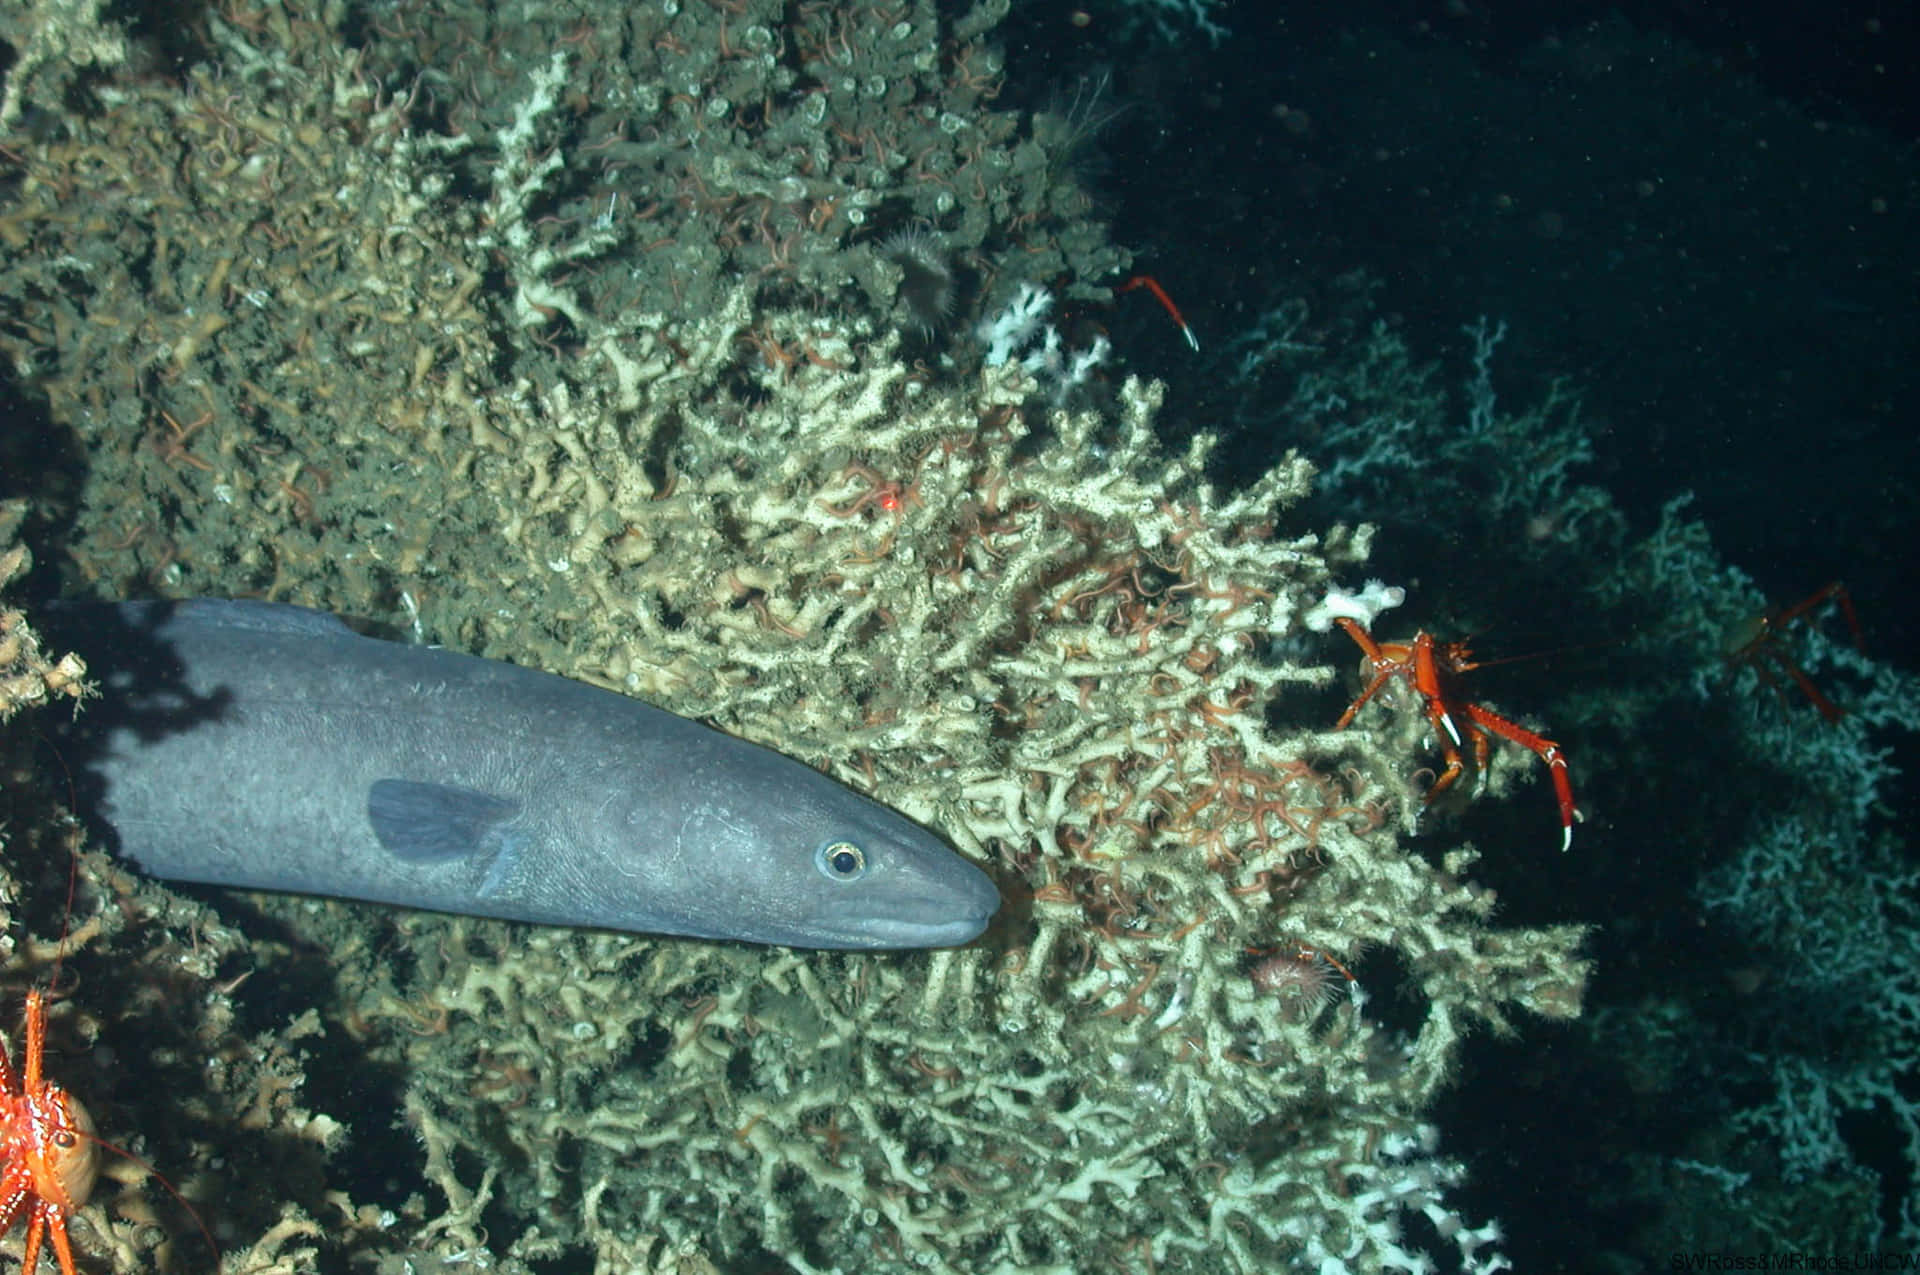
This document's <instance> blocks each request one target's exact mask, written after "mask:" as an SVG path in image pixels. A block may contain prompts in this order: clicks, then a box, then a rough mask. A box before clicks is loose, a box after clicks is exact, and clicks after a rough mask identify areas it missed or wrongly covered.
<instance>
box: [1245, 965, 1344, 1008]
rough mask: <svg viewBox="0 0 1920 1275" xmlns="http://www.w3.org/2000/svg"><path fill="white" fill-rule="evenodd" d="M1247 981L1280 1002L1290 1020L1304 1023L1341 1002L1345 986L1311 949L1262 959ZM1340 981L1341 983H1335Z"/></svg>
mask: <svg viewBox="0 0 1920 1275" xmlns="http://www.w3.org/2000/svg"><path fill="white" fill-rule="evenodd" d="M1247 977H1248V978H1249V979H1250V980H1252V982H1253V985H1254V986H1255V987H1256V988H1258V989H1259V990H1261V991H1263V992H1265V993H1267V994H1268V995H1269V996H1272V997H1274V998H1276V999H1277V1000H1279V1002H1280V1004H1281V1006H1282V1008H1283V1009H1284V1010H1285V1011H1286V1013H1287V1014H1288V1016H1289V1017H1292V1018H1296V1019H1298V1020H1300V1021H1302V1022H1307V1021H1311V1020H1312V1019H1315V1018H1318V1017H1319V1016H1320V1011H1321V1010H1323V1009H1325V1008H1326V1007H1327V1006H1329V1005H1331V1004H1333V1002H1334V1001H1336V1000H1338V999H1339V998H1340V991H1341V987H1342V985H1343V984H1344V982H1345V977H1344V975H1342V974H1340V973H1339V971H1338V970H1337V968H1336V967H1335V966H1334V964H1333V962H1331V961H1329V960H1328V959H1327V958H1326V957H1324V956H1322V955H1320V953H1318V952H1316V951H1313V950H1311V949H1308V948H1293V949H1283V950H1281V951H1278V952H1274V953H1272V954H1271V955H1269V956H1266V957H1265V958H1263V959H1262V960H1261V961H1260V962H1259V963H1258V964H1256V965H1255V966H1254V967H1253V968H1252V969H1250V970H1248V971H1247ZM1336 978H1338V979H1340V981H1339V982H1335V981H1334V980H1335V979H1336Z"/></svg>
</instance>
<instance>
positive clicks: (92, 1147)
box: [0, 990, 100, 1275]
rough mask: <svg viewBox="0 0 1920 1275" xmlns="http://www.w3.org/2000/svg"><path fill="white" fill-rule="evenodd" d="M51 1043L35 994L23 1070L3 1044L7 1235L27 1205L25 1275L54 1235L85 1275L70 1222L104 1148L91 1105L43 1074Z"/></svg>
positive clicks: (64, 1264) (2, 1204)
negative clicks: (76, 1258) (77, 1259)
mask: <svg viewBox="0 0 1920 1275" xmlns="http://www.w3.org/2000/svg"><path fill="white" fill-rule="evenodd" d="M46 1045H47V1008H46V1001H45V998H44V997H43V996H42V995H41V993H40V992H39V991H37V990H36V991H31V992H28V993H27V1030H26V1043H25V1045H24V1047H23V1048H22V1050H21V1056H20V1069H19V1071H17V1072H16V1071H15V1070H14V1065H13V1060H12V1059H11V1058H10V1057H9V1056H8V1054H7V1051H6V1048H5V1045H4V1042H0V1163H3V1164H4V1167H0V1232H3V1231H6V1230H9V1229H11V1228H12V1226H13V1224H14V1221H15V1220H16V1219H17V1218H18V1217H19V1216H20V1214H21V1212H22V1211H23V1210H24V1211H25V1212H26V1214H27V1243H26V1249H25V1251H24V1253H23V1255H22V1258H23V1260H22V1262H21V1267H20V1269H21V1271H22V1273H23V1275H34V1272H35V1271H36V1270H37V1269H38V1267H39V1262H40V1245H41V1243H42V1241H43V1240H46V1239H51V1240H52V1241H53V1252H54V1256H55V1257H56V1258H58V1259H59V1262H60V1273H61V1275H77V1273H76V1271H75V1268H74V1264H73V1245H72V1243H71V1242H70V1241H69V1240H68V1239H67V1219H68V1218H69V1217H71V1216H72V1215H73V1213H74V1211H75V1210H76V1209H78V1208H79V1207H80V1206H81V1205H83V1204H85V1203H86V1202H87V1197H88V1196H89V1195H91V1194H92V1193H93V1181H94V1178H95V1177H97V1176H98V1175H99V1172H100V1147H99V1144H98V1142H97V1141H96V1140H95V1139H94V1136H93V1118H92V1117H91V1116H89V1115H88V1114H87V1109H86V1108H85V1107H83V1106H81V1105H80V1103H79V1101H78V1100H77V1099H75V1098H74V1097H73V1096H71V1095H70V1094H68V1093H67V1091H66V1090H64V1089H62V1088H61V1087H60V1086H59V1085H56V1084H54V1083H53V1082H51V1081H49V1080H47V1079H46V1078H45V1076H44V1075H43V1074H42V1073H41V1060H42V1057H43V1055H44V1054H45V1052H46Z"/></svg>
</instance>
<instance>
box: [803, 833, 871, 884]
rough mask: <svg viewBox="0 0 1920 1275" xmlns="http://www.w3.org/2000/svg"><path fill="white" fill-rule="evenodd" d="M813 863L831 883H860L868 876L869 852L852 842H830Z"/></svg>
mask: <svg viewBox="0 0 1920 1275" xmlns="http://www.w3.org/2000/svg"><path fill="white" fill-rule="evenodd" d="M813 861H814V864H815V866H817V867H818V868H819V869H820V871H821V873H822V874H823V875H824V876H826V878H827V879H828V880H830V881H858V880H859V879H860V878H861V877H863V876H865V875H867V852H866V851H865V850H862V849H861V848H860V847H859V846H856V845H855V844H853V842H851V841H829V842H827V843H826V844H825V845H823V846H821V847H820V849H819V850H818V851H816V852H815V853H814V857H813Z"/></svg>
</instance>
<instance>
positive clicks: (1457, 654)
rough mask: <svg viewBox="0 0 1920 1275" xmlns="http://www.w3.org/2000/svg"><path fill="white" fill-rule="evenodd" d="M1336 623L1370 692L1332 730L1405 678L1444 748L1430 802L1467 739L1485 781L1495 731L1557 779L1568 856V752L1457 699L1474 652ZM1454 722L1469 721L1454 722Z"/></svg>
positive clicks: (1448, 783)
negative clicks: (1383, 637)
mask: <svg viewBox="0 0 1920 1275" xmlns="http://www.w3.org/2000/svg"><path fill="white" fill-rule="evenodd" d="M1334 623H1336V624H1338V625H1339V626H1340V627H1341V628H1342V629H1344V630H1346V634H1347V636H1348V637H1350V638H1352V639H1353V640H1354V643H1355V645H1357V646H1358V647H1359V648H1360V653H1361V656H1362V657H1363V658H1362V663H1361V675H1362V676H1363V677H1366V678H1367V679H1368V680H1367V685H1366V688H1365V689H1364V690H1362V691H1361V692H1360V696H1359V698H1358V699H1356V700H1354V701H1353V703H1351V704H1349V705H1348V706H1347V711H1346V712H1344V713H1342V714H1341V715H1340V721H1339V722H1338V723H1337V724H1336V725H1335V727H1334V729H1336V730H1344V729H1346V727H1347V726H1349V725H1351V724H1352V722H1353V719H1354V716H1355V715H1356V714H1358V713H1359V711H1360V710H1361V709H1362V708H1365V707H1366V705H1367V701H1369V700H1371V699H1372V698H1373V697H1374V696H1375V695H1377V694H1379V693H1380V688H1381V687H1383V686H1385V685H1386V684H1387V682H1388V680H1389V679H1392V678H1396V677H1398V678H1402V679H1404V680H1405V681H1406V683H1407V684H1408V685H1409V686H1411V687H1412V688H1413V691H1414V693H1415V694H1417V695H1418V696H1419V697H1420V705H1421V709H1422V711H1423V712H1425V713H1426V715H1427V721H1428V723H1429V724H1430V725H1431V726H1432V727H1433V733H1434V738H1435V739H1436V740H1438V741H1439V744H1440V756H1441V757H1442V759H1444V760H1445V762H1446V766H1445V768H1444V769H1443V770H1441V772H1440V777H1439V778H1438V779H1435V780H1434V781H1433V787H1431V788H1429V789H1427V800H1428V801H1432V800H1433V799H1434V798H1435V797H1438V796H1439V795H1440V794H1441V793H1443V792H1445V791H1446V790H1447V789H1449V788H1451V787H1452V786H1453V784H1454V782H1455V781H1456V780H1458V779H1459V778H1460V773H1461V772H1462V771H1463V770H1465V769H1466V760H1465V759H1464V758H1463V757H1462V756H1461V755H1460V750H1461V749H1462V748H1464V747H1465V746H1466V743H1467V741H1468V740H1471V741H1472V742H1473V763H1474V773H1475V774H1477V775H1479V776H1481V777H1482V779H1483V780H1484V778H1485V776H1486V773H1487V761H1488V758H1489V756H1490V755H1491V754H1492V751H1493V741H1492V739H1491V738H1490V737H1489V732H1491V734H1493V735H1498V736H1500V737H1501V738H1502V739H1509V740H1512V741H1513V742H1514V743H1516V744H1518V745H1520V746H1521V747H1522V748H1525V749H1527V750H1528V751H1529V752H1531V753H1533V755H1534V756H1536V757H1538V758H1539V759H1540V760H1541V761H1543V762H1545V763H1546V764H1547V773H1548V774H1549V775H1551V776H1552V777H1553V793H1554V797H1555V798H1556V799H1557V800H1558V802H1559V804H1560V848H1561V850H1563V851H1564V850H1566V849H1567V848H1568V847H1570V846H1571V845H1572V844H1573V821H1574V820H1575V819H1578V818H1579V817H1580V811H1579V808H1578V807H1577V806H1575V805H1574V802H1573V779H1572V777H1571V776H1570V775H1569V774H1568V771H1567V755H1566V753H1565V752H1563V751H1562V750H1561V748H1560V745H1558V744H1556V743H1554V742H1553V741H1552V740H1550V739H1547V738H1546V737H1545V736H1542V735H1537V734H1535V733H1534V732H1533V731H1530V730H1528V729H1527V728H1526V727H1524V726H1522V725H1520V723H1518V722H1515V721H1510V720H1508V719H1507V718H1505V717H1502V716H1500V714H1498V713H1496V712H1494V711H1492V710H1491V709H1485V708H1482V707H1480V706H1479V705H1478V704H1475V703H1472V702H1471V701H1468V700H1464V699H1460V698H1459V697H1458V696H1457V695H1456V694H1455V691H1454V678H1455V676H1456V675H1458V674H1460V673H1464V672H1466V671H1467V670H1469V669H1471V668H1474V667H1476V665H1475V664H1474V662H1473V652H1472V651H1471V650H1470V649H1469V648H1468V646H1467V644H1466V643H1465V642H1435V641H1434V640H1433V635H1432V634H1431V633H1428V632H1426V631H1425V630H1424V629H1423V630H1421V631H1420V632H1418V633H1416V634H1414V635H1413V638H1412V640H1411V641H1407V642H1385V643H1382V642H1376V641H1374V639H1373V635H1372V634H1371V633H1368V632H1367V631H1366V630H1365V629H1363V628H1361V627H1360V625H1359V624H1357V623H1356V622H1354V621H1353V620H1350V619H1347V618H1345V617H1340V618H1338V619H1336V620H1335V621H1334ZM1456 717H1460V718H1464V719H1465V720H1464V721H1463V722H1456V721H1455V718H1456Z"/></svg>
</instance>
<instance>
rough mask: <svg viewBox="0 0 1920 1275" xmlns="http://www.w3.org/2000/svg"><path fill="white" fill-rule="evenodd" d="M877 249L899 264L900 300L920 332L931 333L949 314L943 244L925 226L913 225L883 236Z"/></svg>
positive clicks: (948, 269) (948, 268)
mask: <svg viewBox="0 0 1920 1275" xmlns="http://www.w3.org/2000/svg"><path fill="white" fill-rule="evenodd" d="M880 253H881V255H882V256H884V257H886V258H887V260H889V261H891V262H893V263H894V264H895V265H897V266H899V267H900V300H901V302H902V303H904V304H905V305H906V307H907V314H908V316H909V317H910V318H911V320H912V322H913V326H914V327H915V328H917V329H918V330H919V332H920V335H921V336H923V337H931V336H932V335H933V334H934V333H936V332H938V331H939V330H940V329H941V328H942V327H943V326H945V324H946V322H947V320H948V319H949V318H951V317H952V316H953V292H954V288H953V263H952V262H950V261H949V260H948V259H947V245H946V244H945V243H944V242H943V241H942V240H941V238H940V236H939V235H938V234H936V233H934V231H932V230H931V229H929V228H928V227H926V226H919V225H915V226H908V227H907V228H906V229H904V230H896V231H895V232H894V233H893V234H891V235H889V236H887V238H886V239H885V240H883V241H882V242H881V244H880Z"/></svg>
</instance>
